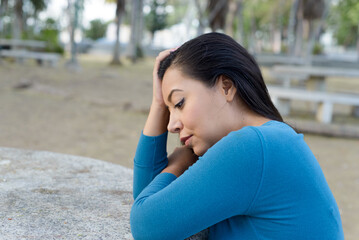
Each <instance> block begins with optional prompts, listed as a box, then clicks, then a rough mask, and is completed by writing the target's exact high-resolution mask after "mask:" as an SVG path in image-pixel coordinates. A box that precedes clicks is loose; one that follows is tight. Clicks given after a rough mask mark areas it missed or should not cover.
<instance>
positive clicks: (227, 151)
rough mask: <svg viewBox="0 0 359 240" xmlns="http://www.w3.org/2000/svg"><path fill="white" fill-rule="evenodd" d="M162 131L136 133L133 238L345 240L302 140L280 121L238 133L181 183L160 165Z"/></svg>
mask: <svg viewBox="0 0 359 240" xmlns="http://www.w3.org/2000/svg"><path fill="white" fill-rule="evenodd" d="M166 142H167V133H165V134H162V135H160V136H157V137H149V136H145V135H143V134H142V135H141V138H140V141H139V143H138V147H137V151H136V156H135V159H134V186H133V193H134V198H135V202H134V204H133V207H132V210H131V231H132V234H133V236H134V238H135V239H136V240H141V239H146V240H150V239H171V240H176V239H184V238H186V237H189V236H191V235H193V234H195V233H197V232H200V231H201V230H203V229H206V228H208V227H210V228H209V229H210V231H209V235H210V236H209V239H220V240H226V239H344V236H343V230H342V224H341V219H340V214H339V210H338V206H337V204H336V202H335V199H334V197H333V195H332V193H331V191H330V189H329V186H328V184H327V182H326V180H325V177H324V175H323V172H322V170H321V168H320V166H319V164H318V162H317V160H316V158H315V157H314V155H313V154H312V152H311V150H310V149H309V147H308V146H307V144H306V143H305V142H304V140H303V135H302V134H297V133H296V132H295V131H294V130H293V129H292V128H290V127H289V126H288V125H286V124H285V123H281V122H277V121H269V122H267V123H265V124H263V125H262V126H259V127H244V128H242V129H241V130H238V131H234V132H231V133H230V134H228V135H227V136H226V137H224V138H222V139H221V140H220V141H218V142H217V143H216V144H215V145H214V146H212V147H211V148H210V149H208V151H207V152H206V153H205V154H204V155H203V156H202V157H200V158H199V160H198V161H197V162H196V163H195V164H194V165H192V166H191V167H190V168H189V169H188V170H187V171H185V172H184V173H183V174H182V175H181V176H180V177H178V178H177V177H176V176H175V175H173V174H170V173H160V172H161V171H162V169H163V168H165V167H166V165H167V163H168V162H167V153H166Z"/></svg>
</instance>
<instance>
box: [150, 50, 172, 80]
mask: <svg viewBox="0 0 359 240" xmlns="http://www.w3.org/2000/svg"><path fill="white" fill-rule="evenodd" d="M177 49H178V47H177V48H171V49H167V50H164V51H162V52H160V53H159V54H158V56H157V57H156V61H155V66H154V68H153V74H156V75H157V71H158V68H159V66H160V63H161V61H162V60H163V59H165V58H166V57H168V56H169V55H170V53H171V52H173V51H176V50H177Z"/></svg>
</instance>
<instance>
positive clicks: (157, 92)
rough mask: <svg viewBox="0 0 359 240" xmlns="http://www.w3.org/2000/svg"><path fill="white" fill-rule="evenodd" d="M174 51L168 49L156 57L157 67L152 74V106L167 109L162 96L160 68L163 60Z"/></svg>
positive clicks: (155, 66)
mask: <svg viewBox="0 0 359 240" xmlns="http://www.w3.org/2000/svg"><path fill="white" fill-rule="evenodd" d="M173 50H174V49H168V50H165V51H162V52H160V53H159V54H158V56H157V57H156V61H155V65H154V67H153V73H152V78H153V99H152V105H156V106H158V107H164V108H165V107H166V105H165V103H164V100H163V95H162V81H161V79H159V77H158V69H159V67H160V63H161V61H162V60H163V59H165V58H166V57H168V56H169V55H170V53H171V51H173Z"/></svg>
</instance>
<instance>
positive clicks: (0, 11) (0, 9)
mask: <svg viewBox="0 0 359 240" xmlns="http://www.w3.org/2000/svg"><path fill="white" fill-rule="evenodd" d="M7 6H8V0H1V3H0V36H1V35H2V34H4V22H3V19H4V18H3V17H4V16H5V13H6V11H7Z"/></svg>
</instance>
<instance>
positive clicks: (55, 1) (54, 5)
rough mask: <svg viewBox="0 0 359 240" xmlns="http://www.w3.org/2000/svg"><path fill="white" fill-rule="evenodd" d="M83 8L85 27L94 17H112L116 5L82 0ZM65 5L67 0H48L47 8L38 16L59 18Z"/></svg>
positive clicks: (100, 1)
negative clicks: (83, 2)
mask: <svg viewBox="0 0 359 240" xmlns="http://www.w3.org/2000/svg"><path fill="white" fill-rule="evenodd" d="M84 1H85V8H84V13H83V24H84V26H85V27H86V26H87V25H88V23H89V22H90V21H91V20H93V19H96V18H100V19H102V20H104V21H110V20H113V19H114V16H115V11H116V5H115V4H109V3H105V0H84ZM66 7H67V0H49V4H48V7H47V10H46V11H45V12H43V13H42V14H41V15H40V17H41V18H44V19H45V18H47V17H52V18H55V19H59V18H61V16H62V15H63V14H64V11H63V10H64V9H66Z"/></svg>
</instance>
